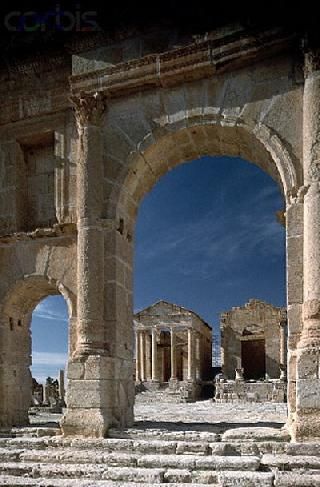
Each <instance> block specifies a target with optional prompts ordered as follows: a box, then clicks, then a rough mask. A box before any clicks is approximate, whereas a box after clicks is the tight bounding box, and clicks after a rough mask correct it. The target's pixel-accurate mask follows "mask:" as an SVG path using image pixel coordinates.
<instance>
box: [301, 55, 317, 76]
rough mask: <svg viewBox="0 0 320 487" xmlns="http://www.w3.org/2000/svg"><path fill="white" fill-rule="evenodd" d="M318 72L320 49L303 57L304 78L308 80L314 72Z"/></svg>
mask: <svg viewBox="0 0 320 487" xmlns="http://www.w3.org/2000/svg"><path fill="white" fill-rule="evenodd" d="M319 70H320V49H312V50H310V51H307V52H306V53H305V55H304V77H305V78H308V77H309V76H311V75H312V73H313V72H314V71H319Z"/></svg>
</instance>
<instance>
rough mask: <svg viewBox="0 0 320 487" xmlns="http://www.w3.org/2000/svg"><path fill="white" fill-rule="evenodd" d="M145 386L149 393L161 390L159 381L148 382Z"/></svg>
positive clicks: (144, 383)
mask: <svg viewBox="0 0 320 487" xmlns="http://www.w3.org/2000/svg"><path fill="white" fill-rule="evenodd" d="M143 385H144V387H145V389H147V390H148V391H157V390H158V389H160V381H159V380H147V381H145V382H143Z"/></svg>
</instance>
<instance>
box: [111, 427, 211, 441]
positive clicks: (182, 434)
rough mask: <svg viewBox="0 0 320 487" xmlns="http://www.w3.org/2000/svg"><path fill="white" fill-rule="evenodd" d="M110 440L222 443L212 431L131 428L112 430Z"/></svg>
mask: <svg viewBox="0 0 320 487" xmlns="http://www.w3.org/2000/svg"><path fill="white" fill-rule="evenodd" d="M108 434H109V438H132V439H147V440H152V439H153V440H156V439H158V440H167V441H206V442H215V441H220V438H221V437H220V435H219V434H218V433H216V432H211V431H197V430H194V431H193V430H191V429H186V430H164V429H152V428H148V429H138V428H137V429H136V428H130V429H126V430H118V429H113V428H112V429H110V430H109V432H108Z"/></svg>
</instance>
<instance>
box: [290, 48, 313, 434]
mask: <svg viewBox="0 0 320 487" xmlns="http://www.w3.org/2000/svg"><path fill="white" fill-rule="evenodd" d="M305 75H306V79H305V85H304V99H303V168H304V186H305V190H304V193H305V194H304V245H303V275H304V293H303V294H304V299H303V329H302V333H301V338H300V341H299V343H298V351H297V404H296V418H295V423H294V425H293V426H294V439H295V440H297V441H310V440H319V439H320V52H309V53H308V54H306V58H305Z"/></svg>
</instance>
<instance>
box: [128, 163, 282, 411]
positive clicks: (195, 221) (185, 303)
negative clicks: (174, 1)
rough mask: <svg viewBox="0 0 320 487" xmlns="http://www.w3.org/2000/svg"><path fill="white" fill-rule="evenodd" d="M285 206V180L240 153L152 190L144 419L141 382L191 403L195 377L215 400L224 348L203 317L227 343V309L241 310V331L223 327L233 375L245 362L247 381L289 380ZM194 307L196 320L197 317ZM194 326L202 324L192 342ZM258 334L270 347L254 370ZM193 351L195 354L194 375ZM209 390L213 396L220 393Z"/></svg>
mask: <svg viewBox="0 0 320 487" xmlns="http://www.w3.org/2000/svg"><path fill="white" fill-rule="evenodd" d="M189 162H190V161H189ZM283 205H284V201H283V194H281V193H280V191H279V186H278V185H277V184H275V183H274V181H273V180H272V179H271V178H270V177H269V176H268V175H267V174H265V172H263V171H261V170H260V169H259V168H257V167H254V166H252V165H251V164H250V163H248V162H247V161H244V160H243V159H240V158H230V157H229V158H228V157H224V158H218V157H215V158H212V157H206V158H200V159H198V160H197V161H193V162H191V163H190V164H181V165H180V166H179V167H176V168H175V169H174V170H173V171H172V172H170V173H168V174H166V175H165V176H163V178H161V179H160V180H159V181H158V183H157V184H156V186H155V187H154V188H153V189H152V190H151V191H150V192H149V193H148V194H147V195H146V196H145V198H144V199H143V201H142V203H141V204H140V207H139V213H138V218H137V226H136V232H135V243H136V248H135V254H136V255H135V263H136V269H135V281H134V284H135V287H134V296H135V315H134V323H135V330H136V334H137V335H136V349H135V352H136V355H135V357H136V375H135V377H136V379H137V382H136V383H138V387H137V391H138V396H137V397H138V403H137V408H136V411H137V415H138V418H139V407H140V406H139V404H140V403H141V397H142V396H140V398H139V391H141V383H143V384H144V387H145V388H146V389H147V390H148V391H151V392H152V393H153V392H154V389H155V388H157V387H158V388H160V390H161V392H162V393H163V388H164V387H165V386H166V387H167V389H168V391H169V392H170V398H172V397H173V391H175V392H176V395H177V397H176V399H177V401H179V400H181V398H183V397H185V399H186V400H189V399H190V397H189V396H188V395H187V393H186V391H185V390H184V389H183V387H185V388H187V387H188V386H190V379H192V380H194V382H195V383H196V384H197V389H196V388H195V391H194V397H193V399H196V398H197V399H199V397H200V396H201V392H199V391H200V389H199V387H198V386H199V384H200V383H202V384H201V385H202V387H203V391H204V397H208V396H207V395H208V392H209V391H208V386H209V384H210V385H212V380H213V378H214V374H215V373H216V372H217V371H218V370H214V368H213V361H212V356H211V352H212V351H213V350H215V351H216V350H217V348H218V347H217V344H216V343H215V347H213V346H212V342H211V336H210V347H206V345H205V341H206V339H208V338H209V334H205V333H204V334H203V336H202V333H201V329H202V328H201V326H200V325H199V321H197V319H199V318H200V321H202V325H203V328H204V330H205V329H206V325H207V324H208V323H209V325H210V326H211V327H212V331H213V339H214V341H216V342H219V341H220V340H219V339H220V326H222V322H223V319H221V315H220V314H221V313H223V312H225V311H226V310H227V309H233V308H234V307H235V308H236V309H239V314H238V318H237V319H238V323H237V325H238V327H237V326H234V327H233V326H232V325H233V323H228V325H230V326H228V327H226V328H225V329H224V330H223V329H222V330H221V331H222V336H223V338H222V340H223V343H222V345H223V361H224V367H225V370H224V373H225V377H226V379H230V380H234V378H235V373H236V372H235V370H236V369H239V368H241V367H244V366H245V368H246V369H247V370H246V371H245V378H248V379H260V380H262V381H264V380H265V379H266V376H265V374H266V373H268V376H270V377H271V378H272V379H275V380H280V365H281V364H280V330H279V322H280V318H281V316H282V314H281V312H282V309H284V308H285V304H286V292H285V289H286V283H285V231H284V229H283V227H282V225H280V224H279V221H277V216H276V213H277V211H278V210H279V209H280V208H282V209H283ZM139 273H140V276H139ZM252 298H254V299H252ZM272 305H273V306H272ZM241 307H243V308H244V310H243V311H244V314H245V315H246V320H247V321H243V317H242V316H241V313H240V311H241ZM193 313H194V317H195V322H194V324H193V323H192V320H191V322H188V318H189V317H190V316H193ZM250 313H251V315H250ZM220 320H221V323H220ZM250 320H253V321H252V322H251V321H250ZM259 320H260V321H259ZM225 322H227V320H225ZM252 323H255V324H254V325H253V324H252ZM256 323H257V324H256ZM190 328H191V329H193V328H194V337H193V338H192V339H191V340H190V336H189V332H188V330H189V329H190ZM264 328H265V329H266V334H265V331H264ZM247 329H250V333H248V332H247ZM210 335H211V330H210ZM249 335H250V336H249ZM262 335H263V340H261V336H262ZM265 335H266V336H265ZM199 337H200V339H199ZM255 337H256V338H257V340H259V342H258V345H259V346H260V348H261V344H262V345H263V350H262V349H261V350H260V349H259V351H258V354H257V356H258V357H259V358H261V360H260V362H261V363H257V364H256V366H255V365H254V364H253V367H252V363H251V362H252V361H251V360H249V361H248V359H249V355H250V354H251V355H252V345H255V344H256V341H257V340H256V341H254V340H253V339H254V338H255ZM249 338H250V340H249ZM218 346H219V345H218ZM250 346H251V349H250V350H249V354H248V353H247V352H248V350H247V349H248V347H249V348H250ZM172 347H174V352H173V353H172ZM137 351H138V352H137ZM261 352H263V353H261ZM154 353H155V355H156V358H155V359H154V357H153V354H154ZM188 353H192V360H193V365H192V367H193V370H192V371H191V374H192V377H190V376H189V372H190V370H189V367H190V363H188V362H190V361H188ZM227 354H228V357H227ZM229 355H230V356H229ZM137 357H138V360H139V364H138V365H137ZM154 360H155V361H156V363H155V364H154V363H153V362H154ZM141 361H143V363H141ZM208 362H210V363H209V366H208ZM249 365H250V367H249ZM153 369H154V370H153ZM172 374H174V376H173V375H172ZM188 382H189V384H188ZM209 394H211V397H212V396H213V390H212V389H211V391H210V392H209ZM168 397H169V396H168ZM283 409H284V410H285V408H283ZM152 419H153V416H152ZM176 419H177V418H176ZM178 419H181V418H180V417H178Z"/></svg>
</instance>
